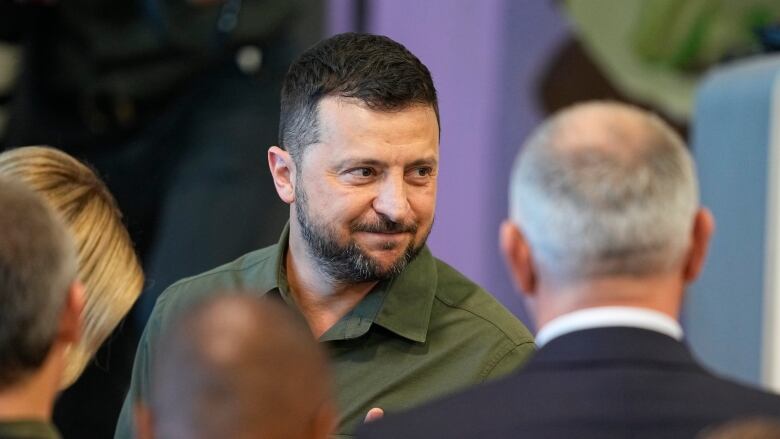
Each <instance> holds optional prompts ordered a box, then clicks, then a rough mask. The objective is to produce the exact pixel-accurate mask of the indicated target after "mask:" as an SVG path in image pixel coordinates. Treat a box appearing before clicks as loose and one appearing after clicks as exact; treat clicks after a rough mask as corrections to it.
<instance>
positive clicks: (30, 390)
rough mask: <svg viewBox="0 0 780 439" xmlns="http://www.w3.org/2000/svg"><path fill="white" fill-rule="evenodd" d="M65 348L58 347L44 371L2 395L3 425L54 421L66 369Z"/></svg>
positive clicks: (0, 398) (9, 388) (26, 377)
mask: <svg viewBox="0 0 780 439" xmlns="http://www.w3.org/2000/svg"><path fill="white" fill-rule="evenodd" d="M63 358H64V347H62V346H60V345H58V344H55V345H54V346H52V348H51V350H50V352H49V355H48V356H47V357H46V360H45V361H44V363H43V365H42V366H41V368H40V369H38V370H37V371H35V372H33V373H32V374H30V375H28V376H25V377H24V378H22V379H21V380H20V381H19V382H18V383H14V384H13V385H11V387H8V388H6V389H4V390H2V391H0V421H9V420H23V419H24V420H40V421H43V422H46V421H49V420H50V419H51V412H52V406H53V405H54V398H55V397H56V395H57V392H58V390H59V386H60V382H61V380H62V369H63V366H64V360H63Z"/></svg>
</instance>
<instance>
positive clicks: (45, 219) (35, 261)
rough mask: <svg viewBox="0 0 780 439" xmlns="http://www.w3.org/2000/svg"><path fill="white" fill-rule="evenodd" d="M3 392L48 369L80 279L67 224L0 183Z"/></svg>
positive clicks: (20, 189) (20, 188)
mask: <svg viewBox="0 0 780 439" xmlns="http://www.w3.org/2000/svg"><path fill="white" fill-rule="evenodd" d="M0 211H2V215H0V391H2V390H5V389H6V388H8V387H9V386H12V385H14V384H18V383H20V382H21V381H22V380H24V379H25V378H26V377H27V376H29V375H30V374H32V373H34V372H36V371H37V370H39V369H40V367H41V366H42V365H43V362H44V360H45V359H46V357H47V355H48V353H49V351H50V349H51V347H52V344H53V342H54V340H55V338H56V336H57V331H58V328H59V322H60V318H59V315H60V312H61V311H62V309H63V306H64V305H65V300H66V298H67V296H68V291H69V288H70V286H71V284H72V283H73V282H74V281H75V280H76V256H75V250H74V248H73V243H72V241H71V239H70V235H69V234H68V232H67V230H66V229H65V226H64V225H63V224H62V222H61V220H60V219H59V218H58V217H57V215H56V214H55V213H54V212H53V211H52V210H51V208H50V207H49V206H48V205H47V204H46V202H45V201H44V200H43V199H41V197H40V196H39V195H37V194H35V193H34V192H32V191H30V190H29V189H28V188H27V187H25V186H24V185H21V184H18V183H16V182H11V181H8V180H7V179H0Z"/></svg>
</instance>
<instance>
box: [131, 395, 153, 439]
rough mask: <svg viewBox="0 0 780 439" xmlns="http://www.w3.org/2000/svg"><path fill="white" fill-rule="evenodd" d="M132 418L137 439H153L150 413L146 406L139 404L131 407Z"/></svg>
mask: <svg viewBox="0 0 780 439" xmlns="http://www.w3.org/2000/svg"><path fill="white" fill-rule="evenodd" d="M133 418H134V421H135V431H136V432H137V435H138V439H154V428H153V426H152V411H151V410H149V407H147V406H146V404H143V403H140V402H138V403H136V404H135V407H133Z"/></svg>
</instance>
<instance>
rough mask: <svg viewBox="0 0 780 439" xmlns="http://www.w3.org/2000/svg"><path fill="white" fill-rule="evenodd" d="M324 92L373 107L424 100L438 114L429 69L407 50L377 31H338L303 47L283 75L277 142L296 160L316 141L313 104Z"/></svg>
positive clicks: (388, 107)
mask: <svg viewBox="0 0 780 439" xmlns="http://www.w3.org/2000/svg"><path fill="white" fill-rule="evenodd" d="M326 96H338V97H345V98H354V99H358V100H359V101H360V102H362V103H363V104H364V105H366V106H367V107H368V108H371V109H373V110H379V111H399V110H404V109H406V108H408V107H409V106H412V105H428V106H430V107H432V108H433V110H434V112H435V113H436V118H437V121H438V118H439V107H438V101H437V99H436V89H435V88H434V86H433V79H432V78H431V73H430V72H429V71H428V68H427V67H425V65H424V64H423V63H422V62H420V60H419V59H417V57H416V56H414V55H413V54H412V53H411V52H409V50H407V49H406V48H405V47H404V46H403V45H401V44H399V43H397V42H395V41H393V40H391V39H390V38H387V37H384V36H380V35H370V34H361V33H344V34H339V35H336V36H334V37H331V38H328V39H325V40H323V41H321V42H319V43H318V44H316V45H315V46H313V47H311V48H310V49H309V50H307V51H306V52H304V53H303V54H302V55H301V56H300V57H299V58H298V59H297V60H295V62H293V64H292V65H291V66H290V69H289V71H288V72H287V76H286V77H285V80H284V86H283V88H282V105H281V113H280V120H279V142H280V146H281V147H282V148H284V149H286V150H287V151H288V152H289V153H290V155H292V157H293V160H295V161H296V162H298V163H300V159H301V156H302V152H303V150H304V148H305V147H306V146H307V145H311V144H313V143H316V142H317V141H318V138H319V126H318V118H317V108H318V104H319V102H320V100H321V99H322V98H324V97H326Z"/></svg>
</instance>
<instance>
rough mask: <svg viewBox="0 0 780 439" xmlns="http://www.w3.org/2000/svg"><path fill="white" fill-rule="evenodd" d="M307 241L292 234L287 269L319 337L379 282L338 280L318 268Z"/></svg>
mask: <svg viewBox="0 0 780 439" xmlns="http://www.w3.org/2000/svg"><path fill="white" fill-rule="evenodd" d="M304 245H305V244H303V243H302V242H300V240H295V239H294V238H293V237H292V235H291V236H290V241H289V246H288V248H287V255H286V257H285V270H286V273H287V282H288V285H289V287H290V294H291V295H292V297H293V298H294V299H295V302H296V304H297V305H298V308H299V309H300V311H301V313H302V314H303V316H304V317H305V318H306V321H307V322H308V323H309V327H310V328H311V330H312V333H313V334H314V336H315V337H317V338H319V337H320V336H321V335H322V334H324V333H325V332H326V331H327V330H328V329H330V328H331V327H332V326H333V325H334V324H335V323H336V322H338V321H339V319H341V318H342V317H344V316H345V315H346V314H347V313H348V312H349V311H351V310H352V309H353V308H354V307H355V306H356V305H357V304H358V303H359V302H360V301H361V300H363V298H364V297H365V296H366V294H368V293H369V292H370V291H371V289H372V288H374V286H375V285H376V283H377V282H376V281H373V282H361V283H356V284H348V283H339V282H334V281H333V280H332V279H330V278H329V277H328V276H326V275H325V274H324V273H322V271H321V270H319V269H318V268H317V265H316V264H317V263H316V261H314V260H313V259H312V258H311V257H310V256H309V254H308V253H307V252H306V249H305V248H304V247H303V246H304Z"/></svg>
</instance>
